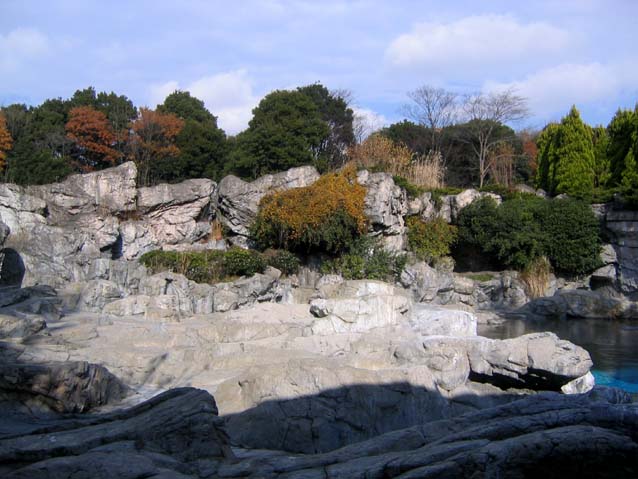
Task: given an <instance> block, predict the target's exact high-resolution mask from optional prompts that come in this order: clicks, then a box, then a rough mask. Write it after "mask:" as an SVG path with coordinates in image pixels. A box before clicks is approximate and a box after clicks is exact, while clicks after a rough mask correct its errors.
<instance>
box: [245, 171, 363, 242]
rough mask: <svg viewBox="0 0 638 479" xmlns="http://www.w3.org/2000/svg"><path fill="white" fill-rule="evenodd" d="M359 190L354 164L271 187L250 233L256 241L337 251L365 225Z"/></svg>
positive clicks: (262, 201)
mask: <svg viewBox="0 0 638 479" xmlns="http://www.w3.org/2000/svg"><path fill="white" fill-rule="evenodd" d="M365 195H366V189H365V188H364V187H363V186H361V185H359V184H358V183H357V181H356V174H355V170H354V168H346V169H344V170H343V171H341V172H339V173H328V174H326V175H323V176H322V177H321V178H320V179H319V180H317V181H316V182H315V183H313V184H312V185H310V186H306V187H303V188H295V189H292V190H288V191H282V192H276V193H273V194H271V195H268V196H265V197H264V198H263V199H262V200H261V202H260V210H259V214H258V215H257V219H256V220H255V223H254V225H253V229H252V233H253V237H254V238H255V240H256V241H257V242H258V243H259V244H260V245H261V246H262V247H276V248H285V249H288V250H296V251H301V252H309V251H324V252H329V253H338V252H340V251H343V250H344V249H346V248H347V247H348V246H349V245H350V244H351V243H352V242H353V241H354V239H356V238H357V237H358V236H360V235H361V234H363V233H364V232H365V231H366V228H367V220H366V216H365V214H364V200H365Z"/></svg>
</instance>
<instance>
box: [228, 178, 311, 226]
mask: <svg viewBox="0 0 638 479" xmlns="http://www.w3.org/2000/svg"><path fill="white" fill-rule="evenodd" d="M318 179H319V173H317V170H316V169H315V168H314V167H312V166H301V167H298V168H291V169H290V170H288V171H284V172H282V173H277V174H275V175H266V176H262V177H261V178H258V179H257V180H255V181H253V182H250V183H249V182H246V181H243V180H241V179H240V178H237V177H236V176H233V175H229V176H226V177H225V178H224V179H222V181H221V182H220V183H219V192H218V205H219V206H218V207H219V212H220V215H221V216H220V218H221V220H222V222H223V224H224V225H226V227H227V228H228V229H230V231H232V232H233V233H234V234H236V235H240V236H243V237H247V236H248V235H249V231H248V228H249V227H250V225H251V224H252V222H253V220H254V219H255V216H256V215H257V211H258V209H259V202H260V201H261V199H262V198H263V197H264V196H266V195H267V194H268V193H272V192H275V191H283V190H288V189H291V188H300V187H303V186H309V185H311V184H312V183H314V182H315V181H317V180H318Z"/></svg>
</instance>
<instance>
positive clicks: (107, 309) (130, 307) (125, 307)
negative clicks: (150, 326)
mask: <svg viewBox="0 0 638 479" xmlns="http://www.w3.org/2000/svg"><path fill="white" fill-rule="evenodd" d="M150 301H151V298H150V296H146V295H144V294H136V295H133V296H128V297H126V298H123V299H118V300H115V301H112V302H110V303H108V304H106V305H104V308H103V309H102V311H103V312H104V314H110V315H113V316H138V315H142V314H145V313H146V311H147V309H148V306H149V303H150Z"/></svg>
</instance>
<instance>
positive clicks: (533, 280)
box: [520, 256, 552, 299]
mask: <svg viewBox="0 0 638 479" xmlns="http://www.w3.org/2000/svg"><path fill="white" fill-rule="evenodd" d="M551 276H552V266H551V264H550V263H549V260H548V259H547V258H546V257H545V256H541V257H540V258H536V259H535V260H534V261H532V262H531V263H530V264H529V265H528V266H527V268H525V270H524V271H523V272H522V273H521V275H520V278H521V281H523V283H524V284H525V289H526V290H527V295H528V296H529V297H530V298H532V299H534V298H540V297H542V296H545V292H546V291H547V288H548V287H549V282H550V279H551Z"/></svg>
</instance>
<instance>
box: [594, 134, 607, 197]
mask: <svg viewBox="0 0 638 479" xmlns="http://www.w3.org/2000/svg"><path fill="white" fill-rule="evenodd" d="M592 137H593V140H594V185H595V186H596V187H597V188H602V187H605V186H606V185H607V184H608V183H609V179H610V176H611V174H610V168H609V157H608V156H607V150H608V149H609V134H608V133H607V129H606V128H604V127H602V126H597V127H596V128H594V129H593V130H592Z"/></svg>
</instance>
